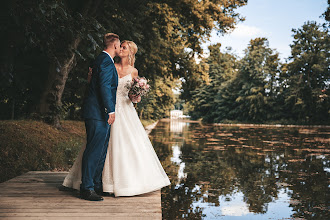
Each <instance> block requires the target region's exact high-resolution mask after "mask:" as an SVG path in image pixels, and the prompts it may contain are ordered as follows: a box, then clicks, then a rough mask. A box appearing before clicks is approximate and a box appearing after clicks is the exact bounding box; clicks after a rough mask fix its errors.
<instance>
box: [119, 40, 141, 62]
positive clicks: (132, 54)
mask: <svg viewBox="0 0 330 220" xmlns="http://www.w3.org/2000/svg"><path fill="white" fill-rule="evenodd" d="M123 43H127V45H128V50H129V55H128V62H129V64H130V65H131V66H134V63H135V54H136V52H137V51H138V48H137V46H136V44H135V43H134V42H133V41H129V40H124V41H122V42H121V44H123Z"/></svg>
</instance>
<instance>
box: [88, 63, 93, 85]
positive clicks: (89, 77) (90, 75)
mask: <svg viewBox="0 0 330 220" xmlns="http://www.w3.org/2000/svg"><path fill="white" fill-rule="evenodd" d="M92 75H93V69H92V68H91V67H88V76H87V81H88V83H90V82H91V80H92Z"/></svg>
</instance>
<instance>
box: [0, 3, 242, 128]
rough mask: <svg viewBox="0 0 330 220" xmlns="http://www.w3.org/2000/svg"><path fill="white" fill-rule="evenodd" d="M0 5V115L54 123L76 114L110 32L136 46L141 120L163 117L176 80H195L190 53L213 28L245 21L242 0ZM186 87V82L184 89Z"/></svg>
mask: <svg viewBox="0 0 330 220" xmlns="http://www.w3.org/2000/svg"><path fill="white" fill-rule="evenodd" d="M1 4H2V6H3V7H2V9H3V11H2V17H3V18H4V19H2V20H1V22H2V23H3V25H2V33H3V34H2V35H1V40H0V48H1V55H0V57H1V61H0V66H1V69H0V71H1V93H0V94H1V95H0V107H1V109H2V110H1V116H0V118H1V119H19V118H27V117H35V118H42V119H44V120H46V121H47V122H49V123H51V124H53V125H55V126H56V127H60V119H61V118H77V117H78V115H79V111H80V109H81V105H82V99H83V96H84V88H85V86H86V72H87V70H88V66H89V65H90V62H91V61H92V60H93V58H94V57H95V56H97V54H98V53H99V52H101V51H102V49H103V48H102V36H103V34H104V33H106V32H114V33H117V34H118V35H120V37H121V39H128V40H133V41H134V42H136V44H137V45H138V47H139V51H138V54H137V60H136V67H137V68H138V69H139V72H140V75H143V76H146V77H147V78H148V79H150V84H151V87H152V90H151V93H150V95H149V97H148V98H147V99H145V100H144V102H142V103H141V104H140V105H139V108H138V109H139V113H140V115H141V116H142V117H144V118H159V117H163V116H164V115H166V113H167V112H168V110H169V109H170V108H171V107H172V105H173V103H174V95H173V92H172V87H173V86H174V84H175V81H176V80H177V79H179V78H185V79H186V81H187V82H189V83H190V84H191V85H195V84H196V83H197V82H196V81H197V80H198V79H199V75H198V74H199V73H200V72H202V74H204V75H205V76H206V78H207V73H206V72H205V70H204V69H203V68H200V66H198V65H196V64H195V61H194V56H195V55H196V54H197V55H200V54H201V53H202V49H201V43H202V42H203V41H205V40H207V39H208V38H209V36H210V33H211V31H212V30H214V29H216V30H217V31H218V32H219V33H226V32H227V31H229V30H231V29H233V28H234V25H235V24H236V23H237V22H240V21H242V20H244V18H242V17H241V16H240V15H239V14H238V13H237V12H236V11H235V9H237V8H239V7H241V6H243V5H245V4H247V0H212V1H211V0H203V1H199V0H179V1H178V0H175V1H174V0H166V1H149V0H122V1H118V0H116V1H115V0H81V1H78V0H70V1H69V0H31V1H24V0H5V1H4V2H3V3H1ZM191 88H193V87H191Z"/></svg>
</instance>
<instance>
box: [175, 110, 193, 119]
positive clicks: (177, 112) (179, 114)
mask: <svg viewBox="0 0 330 220" xmlns="http://www.w3.org/2000/svg"><path fill="white" fill-rule="evenodd" d="M179 118H190V116H189V115H184V114H183V111H182V110H172V111H171V119H179Z"/></svg>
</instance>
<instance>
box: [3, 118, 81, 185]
mask: <svg viewBox="0 0 330 220" xmlns="http://www.w3.org/2000/svg"><path fill="white" fill-rule="evenodd" d="M62 126H63V130H57V129H55V128H53V127H52V126H50V125H48V124H46V123H43V122H41V121H32V120H19V121H0V138H1V143H0V182H4V181H6V180H8V179H11V178H13V177H15V176H18V175H21V174H23V173H25V172H27V171H29V170H68V169H69V168H70V167H71V166H72V164H73V162H74V159H75V157H76V156H77V154H78V152H79V150H80V148H81V146H82V144H84V142H85V126H84V122H81V121H62Z"/></svg>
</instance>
